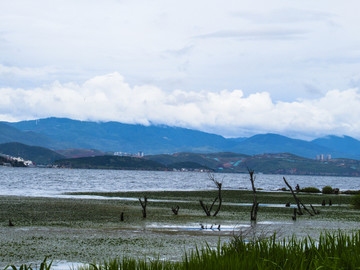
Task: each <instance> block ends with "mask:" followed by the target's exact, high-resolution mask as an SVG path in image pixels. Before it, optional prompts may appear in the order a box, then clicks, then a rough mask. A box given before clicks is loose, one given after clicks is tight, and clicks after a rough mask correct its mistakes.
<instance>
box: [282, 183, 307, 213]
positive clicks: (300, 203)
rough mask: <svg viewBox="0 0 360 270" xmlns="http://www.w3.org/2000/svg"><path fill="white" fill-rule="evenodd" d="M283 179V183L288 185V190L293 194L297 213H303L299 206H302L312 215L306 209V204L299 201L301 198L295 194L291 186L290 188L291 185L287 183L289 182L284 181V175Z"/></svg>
mask: <svg viewBox="0 0 360 270" xmlns="http://www.w3.org/2000/svg"><path fill="white" fill-rule="evenodd" d="M283 179H284V182H285V184H286V185H287V186H288V188H289V189H290V191H291V193H292V195H293V197H294V199H295V201H296V204H297V209H298V215H303V214H304V213H303V212H302V210H301V206H302V207H303V208H304V210H305V211H306V212H308V213H309V215H310V216H313V214H312V213H311V212H310V211H309V209H307V208H306V206H305V205H304V204H303V203H302V202H301V200H300V199H299V198H298V197H297V196H296V194H295V192H294V190H293V188H292V187H291V186H290V185H289V183H288V182H287V181H286V179H285V177H283Z"/></svg>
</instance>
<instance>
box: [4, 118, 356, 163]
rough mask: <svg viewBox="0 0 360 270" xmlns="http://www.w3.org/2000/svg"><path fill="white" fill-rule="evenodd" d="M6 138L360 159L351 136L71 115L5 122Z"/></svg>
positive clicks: (61, 144)
mask: <svg viewBox="0 0 360 270" xmlns="http://www.w3.org/2000/svg"><path fill="white" fill-rule="evenodd" d="M5 142H20V143H24V144H28V145H34V146H42V147H47V148H50V149H53V150H61V149H96V150H99V151H102V152H109V151H112V152H128V153H137V152H138V151H142V152H144V153H145V154H146V155H149V154H153V155H154V154H170V153H176V152H193V153H215V152H235V153H241V154H246V155H257V154H263V153H285V152H286V153H292V154H295V155H297V156H301V157H306V158H312V159H314V158H315V157H316V155H321V154H324V155H325V156H327V155H331V156H332V157H334V158H351V159H360V141H358V140H356V139H354V138H351V137H348V136H343V137H338V136H326V137H323V138H318V139H316V140H313V141H304V140H298V139H292V138H288V137H285V136H281V135H278V134H271V133H270V134H258V135H255V136H252V137H249V138H231V139H226V138H224V137H222V136H220V135H216V134H210V133H206V132H201V131H197V130H191V129H186V128H179V127H169V126H154V125H152V126H143V125H131V124H123V123H119V122H99V123H98V122H90V121H78V120H71V119H67V118H46V119H39V120H31V121H21V122H16V123H9V122H0V143H5Z"/></svg>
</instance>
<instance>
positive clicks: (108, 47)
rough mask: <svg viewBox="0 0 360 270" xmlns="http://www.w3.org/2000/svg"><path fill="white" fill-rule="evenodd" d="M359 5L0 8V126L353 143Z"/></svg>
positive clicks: (109, 0)
mask: <svg viewBox="0 0 360 270" xmlns="http://www.w3.org/2000/svg"><path fill="white" fill-rule="evenodd" d="M359 10H360V2H359V1H358V0H345V1H334V0H317V1H308V0H303V1H295V0H286V1H285V0H271V1H269V0H262V1H259V0H251V1H250V0H242V1H226V0H222V1H217V0H207V1H203V0H197V1H188V0H183V1H171V0H164V1H161V0H154V1H142V0H131V1H130V0H102V1H100V0H86V1H85V0H72V1H69V0H61V1H59V0H54V1H45V0H44V1H43V0H34V1H27V0H12V1H0V121H12V122H13V121H21V120H30V119H38V118H46V117H68V118H72V119H78V120H90V121H119V122H123V123H130V124H144V125H150V124H161V125H170V126H179V127H185V128H191V129H198V130H202V131H206V132H211V133H216V134H220V135H223V136H225V137H247V136H251V135H254V134H258V133H269V132H271V133H278V134H282V135H285V136H289V137H292V138H301V139H309V140H310V139H312V138H316V137H321V136H325V135H330V134H334V135H348V136H352V137H354V138H357V139H360V90H359V87H360V34H359V29H360V28H359V25H360V16H359V15H358V11H359Z"/></svg>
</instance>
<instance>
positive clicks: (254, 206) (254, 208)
mask: <svg viewBox="0 0 360 270" xmlns="http://www.w3.org/2000/svg"><path fill="white" fill-rule="evenodd" d="M247 169H248V172H249V175H250V182H251V187H252V190H253V204H252V207H251V212H250V220H251V221H256V218H257V212H258V209H259V203H258V202H257V197H256V188H255V183H254V182H255V177H254V170H250V169H249V168H247Z"/></svg>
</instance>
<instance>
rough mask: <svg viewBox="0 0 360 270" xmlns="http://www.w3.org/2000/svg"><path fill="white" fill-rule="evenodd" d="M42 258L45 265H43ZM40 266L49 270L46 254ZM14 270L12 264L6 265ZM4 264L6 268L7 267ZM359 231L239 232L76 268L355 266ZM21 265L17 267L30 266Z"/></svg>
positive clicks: (359, 249) (358, 262) (293, 269)
mask: <svg viewBox="0 0 360 270" xmlns="http://www.w3.org/2000/svg"><path fill="white" fill-rule="evenodd" d="M44 262H45V267H44V265H43V264H44ZM44 262H43V263H42V264H41V267H40V268H39V269H40V270H49V269H50V267H51V263H50V265H47V264H46V258H45V260H44ZM9 267H11V268H12V269H13V270H17V269H18V268H16V266H14V265H12V266H9ZM9 267H7V268H9ZM359 267H360V231H357V232H355V233H352V234H345V233H342V232H340V231H338V232H335V233H322V234H321V235H320V236H319V238H317V239H314V238H311V237H305V238H302V239H297V238H296V237H294V236H293V237H291V238H287V239H283V240H282V241H281V240H280V241H279V240H278V239H277V238H276V235H275V234H274V235H272V236H271V237H269V238H255V239H251V240H245V239H244V238H243V235H241V234H240V235H237V236H234V237H233V239H232V240H231V241H230V242H229V243H224V244H220V243H219V244H218V245H217V247H216V248H211V247H210V246H209V245H206V246H205V247H203V248H201V249H198V248H195V249H194V250H192V251H190V252H189V253H185V255H184V256H182V258H181V260H179V261H175V262H174V261H171V260H161V259H159V258H155V259H147V258H141V259H136V258H130V257H122V258H120V257H116V258H114V259H108V260H104V261H102V262H100V263H96V262H95V263H90V264H86V265H83V266H79V267H77V270H115V269H116V270H117V269H124V270H130V269H131V270H132V269H134V270H135V269H144V270H145V269H169V270H170V269H174V270H177V269H179V270H181V269H194V270H195V269H246V270H248V269H289V270H290V269H291V270H296V269H299V270H301V269H359ZM32 269H33V268H32V267H31V266H28V265H21V266H20V267H19V270H32Z"/></svg>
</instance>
